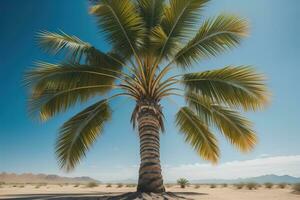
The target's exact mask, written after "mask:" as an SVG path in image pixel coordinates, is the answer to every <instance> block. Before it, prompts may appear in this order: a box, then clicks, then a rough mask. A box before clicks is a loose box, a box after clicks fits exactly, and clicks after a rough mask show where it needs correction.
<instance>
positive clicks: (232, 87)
mask: <svg viewBox="0 0 300 200" xmlns="http://www.w3.org/2000/svg"><path fill="white" fill-rule="evenodd" d="M183 83H184V85H185V87H186V89H187V90H189V91H195V92H198V93H199V94H201V95H204V96H207V97H208V98H210V99H211V100H212V101H214V102H218V103H224V104H226V105H228V106H230V107H235V108H240V107H242V108H244V109H245V110H249V109H252V110H257V109H261V108H263V107H264V106H265V105H266V104H267V103H268V102H269V92H268V90H267V87H266V84H265V77H264V76H263V75H262V74H259V73H257V72H255V70H254V68H252V67H249V66H239V67H232V66H230V67H225V68H221V69H217V70H211V71H205V72H200V73H189V74H185V75H184V77H183Z"/></svg>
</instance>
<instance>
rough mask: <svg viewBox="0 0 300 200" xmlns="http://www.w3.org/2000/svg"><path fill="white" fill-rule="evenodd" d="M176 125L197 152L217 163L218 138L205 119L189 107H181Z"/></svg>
mask: <svg viewBox="0 0 300 200" xmlns="http://www.w3.org/2000/svg"><path fill="white" fill-rule="evenodd" d="M176 125H177V126H178V128H179V130H180V131H181V132H182V133H183V134H184V136H185V141H186V142H188V143H190V144H191V145H192V146H193V148H194V149H195V150H196V152H197V153H198V154H199V155H200V156H201V157H202V158H203V159H206V160H209V161H211V162H213V163H216V162H217V161H218V159H219V154H220V153H219V148H218V145H217V140H216V138H215V137H214V135H213V134H212V133H211V132H210V130H209V129H208V127H207V124H206V123H205V121H203V120H202V119H201V118H199V117H198V116H197V115H196V114H195V113H194V112H193V111H192V110H190V109H189V108H188V107H183V108H181V109H180V110H179V111H178V113H177V114H176Z"/></svg>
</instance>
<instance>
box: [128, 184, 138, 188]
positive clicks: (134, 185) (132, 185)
mask: <svg viewBox="0 0 300 200" xmlns="http://www.w3.org/2000/svg"><path fill="white" fill-rule="evenodd" d="M126 187H130V188H131V187H136V184H127V185H126Z"/></svg>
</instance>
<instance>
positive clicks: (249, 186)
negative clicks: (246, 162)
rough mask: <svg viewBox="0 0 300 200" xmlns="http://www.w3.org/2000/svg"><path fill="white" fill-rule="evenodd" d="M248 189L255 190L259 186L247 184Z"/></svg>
mask: <svg viewBox="0 0 300 200" xmlns="http://www.w3.org/2000/svg"><path fill="white" fill-rule="evenodd" d="M246 187H247V188H248V189H249V190H255V189H257V187H258V185H257V184H256V183H247V184H246Z"/></svg>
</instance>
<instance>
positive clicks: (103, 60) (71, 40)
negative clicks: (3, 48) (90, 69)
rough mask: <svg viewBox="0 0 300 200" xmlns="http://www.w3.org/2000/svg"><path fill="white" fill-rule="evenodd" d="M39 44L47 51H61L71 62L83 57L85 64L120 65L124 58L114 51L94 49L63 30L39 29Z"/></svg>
mask: <svg viewBox="0 0 300 200" xmlns="http://www.w3.org/2000/svg"><path fill="white" fill-rule="evenodd" d="M37 37H38V42H39V45H40V46H41V48H42V49H44V50H45V51H46V52H48V53H53V54H57V53H60V52H63V53H65V54H66V57H67V59H69V60H70V61H71V62H73V63H80V61H81V60H83V59H85V63H86V64H97V65H100V66H107V67H109V66H121V65H123V63H124V58H123V57H121V56H120V55H118V54H116V53H104V52H101V51H100V50H98V49H96V48H95V47H93V46H92V45H90V44H89V43H88V42H84V41H82V40H81V39H79V38H78V37H76V36H73V35H68V34H66V33H64V32H62V31H61V32H60V33H54V32H49V31H41V32H39V33H38V35H37Z"/></svg>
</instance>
